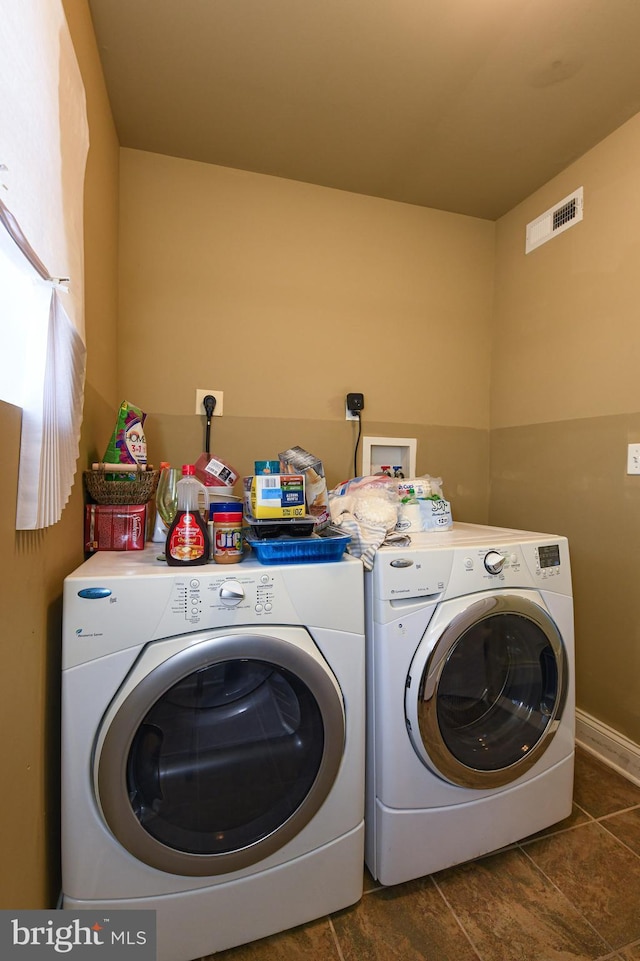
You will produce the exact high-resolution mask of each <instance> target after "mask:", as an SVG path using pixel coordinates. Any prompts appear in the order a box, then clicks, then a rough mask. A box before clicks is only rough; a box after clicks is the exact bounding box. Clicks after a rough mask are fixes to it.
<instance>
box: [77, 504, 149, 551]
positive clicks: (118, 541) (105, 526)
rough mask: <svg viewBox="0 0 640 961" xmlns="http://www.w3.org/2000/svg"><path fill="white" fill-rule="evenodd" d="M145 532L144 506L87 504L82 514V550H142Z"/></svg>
mask: <svg viewBox="0 0 640 961" xmlns="http://www.w3.org/2000/svg"><path fill="white" fill-rule="evenodd" d="M146 529H147V505H146V504H136V505H133V506H128V505H119V504H118V505H111V504H109V505H107V504H87V505H86V507H85V515H84V549H85V551H86V552H87V553H89V554H92V553H93V552H94V551H141V550H142V549H143V547H144V541H145V533H146Z"/></svg>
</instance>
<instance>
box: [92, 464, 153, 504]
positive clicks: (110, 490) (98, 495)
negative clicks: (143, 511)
mask: <svg viewBox="0 0 640 961" xmlns="http://www.w3.org/2000/svg"><path fill="white" fill-rule="evenodd" d="M134 472H135V474H136V478H135V480H129V479H128V475H127V479H126V480H125V479H124V478H122V479H121V480H112V479H111V478H112V477H113V474H109V472H108V471H107V472H105V471H104V470H86V471H85V472H84V482H85V486H86V488H87V492H88V494H89V495H90V497H91V498H92V499H93V500H94V501H95V502H96V504H146V503H147V501H150V500H151V498H152V497H153V495H154V494H155V492H156V487H157V486H158V477H159V476H160V471H158V470H146V471H136V470H135V468H134V470H133V471H132V472H131V473H134Z"/></svg>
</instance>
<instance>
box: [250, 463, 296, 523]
mask: <svg viewBox="0 0 640 961" xmlns="http://www.w3.org/2000/svg"><path fill="white" fill-rule="evenodd" d="M244 503H245V510H246V513H247V514H249V515H251V516H253V517H256V518H258V519H259V520H260V519H262V518H266V517H304V516H305V514H306V512H307V511H306V507H305V499H304V477H303V476H302V474H255V475H254V476H252V477H245V479H244Z"/></svg>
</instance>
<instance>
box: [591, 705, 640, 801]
mask: <svg viewBox="0 0 640 961" xmlns="http://www.w3.org/2000/svg"><path fill="white" fill-rule="evenodd" d="M576 743H577V744H579V745H580V747H583V748H584V749H585V751H589V753H590V754H593V755H595V756H596V757H597V758H599V760H601V761H603V762H604V764H608V765H609V767H612V768H614V769H615V770H616V771H617V772H618V773H619V774H622V775H623V777H626V778H628V779H629V780H630V781H633V782H634V784H638V785H640V745H638V744H636V743H635V742H634V741H630V740H629V738H627V737H625V736H624V735H623V734H618V732H617V731H614V729H613V728H612V727H608V726H607V725H606V724H603V723H602V721H598V720H596V718H595V717H591V715H590V714H587V713H585V711H580V710H576Z"/></svg>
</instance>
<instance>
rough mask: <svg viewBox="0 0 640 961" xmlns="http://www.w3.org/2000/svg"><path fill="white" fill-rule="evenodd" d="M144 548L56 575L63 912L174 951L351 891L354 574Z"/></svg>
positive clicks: (245, 936)
mask: <svg viewBox="0 0 640 961" xmlns="http://www.w3.org/2000/svg"><path fill="white" fill-rule="evenodd" d="M156 555H157V548H154V547H147V548H145V549H144V550H143V551H139V552H134V551H132V552H123V553H109V552H99V553H97V554H95V555H94V556H93V557H91V558H90V559H89V560H88V561H86V562H85V563H84V564H83V565H82V566H81V567H80V568H78V570H77V571H75V572H74V573H73V574H71V575H70V576H69V577H67V578H66V580H65V584H64V616H63V672H62V893H63V898H62V906H63V907H64V908H66V909H69V910H79V909H85V908H86V909H93V910H95V909H99V910H101V911H104V912H107V911H109V910H114V909H118V908H127V909H132V908H139V909H151V910H155V911H156V919H157V921H156V923H157V942H158V955H157V956H158V961H187V959H192V958H197V957H201V956H203V955H207V954H211V953H214V952H216V951H221V950H223V949H225V948H229V947H232V946H234V945H238V944H242V943H246V942H248V941H252V940H254V939H256V938H261V937H264V936H266V935H269V934H273V933H275V932H277V931H281V930H284V929H286V928H290V927H293V926H295V925H298V924H301V923H303V922H306V921H309V920H311V919H313V918H316V917H320V916H321V915H324V914H328V913H330V912H332V911H336V910H338V909H341V908H344V907H346V906H348V905H350V904H353V903H354V902H355V901H357V900H358V899H359V898H360V896H361V894H362V883H363V848H364V752H365V727H364V726H365V664H364V657H365V641H364V597H363V570H362V565H361V563H360V562H359V561H358V560H355V559H354V558H352V557H349V556H345V557H344V558H343V559H341V560H340V561H330V562H324V563H308V564H307V563H305V564H292V565H279V564H278V565H276V564H274V565H263V564H260V563H258V561H257V560H256V559H252V558H246V559H244V560H243V561H242V563H241V564H239V565H236V566H234V567H233V568H232V567H230V566H224V567H223V566H221V565H216V564H208V565H205V566H203V567H190V568H186V569H180V568H175V567H167V565H166V563H164V562H163V561H161V560H158V558H157V556H156Z"/></svg>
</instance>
